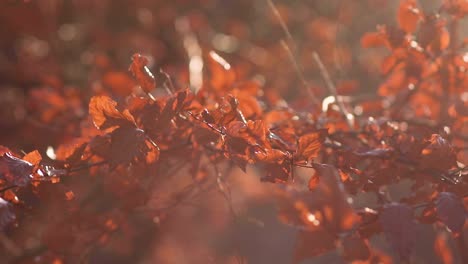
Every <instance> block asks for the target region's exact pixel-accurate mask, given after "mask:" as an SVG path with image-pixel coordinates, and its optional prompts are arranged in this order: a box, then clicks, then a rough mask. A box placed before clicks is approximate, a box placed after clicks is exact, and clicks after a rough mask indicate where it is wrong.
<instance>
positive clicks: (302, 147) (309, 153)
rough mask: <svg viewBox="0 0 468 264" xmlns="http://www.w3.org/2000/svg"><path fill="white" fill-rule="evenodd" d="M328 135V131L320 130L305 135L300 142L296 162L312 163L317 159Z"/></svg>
mask: <svg viewBox="0 0 468 264" xmlns="http://www.w3.org/2000/svg"><path fill="white" fill-rule="evenodd" d="M326 135H327V130H324V129H322V130H318V131H316V132H313V133H309V134H306V135H303V136H301V137H300V138H299V140H298V146H297V152H296V160H306V161H311V160H313V159H314V158H316V157H317V156H318V154H319V151H320V149H321V147H322V144H323V141H324V140H325V137H326Z"/></svg>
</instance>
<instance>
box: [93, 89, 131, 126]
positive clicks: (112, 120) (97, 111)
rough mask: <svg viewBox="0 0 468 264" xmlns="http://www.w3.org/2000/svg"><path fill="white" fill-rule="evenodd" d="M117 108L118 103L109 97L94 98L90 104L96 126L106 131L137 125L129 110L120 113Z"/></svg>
mask: <svg viewBox="0 0 468 264" xmlns="http://www.w3.org/2000/svg"><path fill="white" fill-rule="evenodd" d="M116 106H117V103H116V102H115V101H114V100H112V99H111V98H109V97H107V96H93V97H92V98H91V101H90V102H89V114H90V115H91V116H92V118H93V122H94V125H95V126H96V127H97V128H99V129H106V128H110V127H114V126H123V125H128V124H134V123H135V121H134V119H133V116H132V115H131V114H130V112H129V111H128V110H124V111H123V112H120V111H119V110H117V108H116Z"/></svg>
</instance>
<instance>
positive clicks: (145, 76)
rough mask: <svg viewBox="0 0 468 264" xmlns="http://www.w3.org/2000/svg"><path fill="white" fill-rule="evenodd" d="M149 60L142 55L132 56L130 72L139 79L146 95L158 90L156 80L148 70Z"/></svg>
mask: <svg viewBox="0 0 468 264" xmlns="http://www.w3.org/2000/svg"><path fill="white" fill-rule="evenodd" d="M148 63H149V61H148V59H147V58H146V57H144V56H142V55H141V54H138V53H136V54H133V56H132V64H130V67H129V68H128V70H129V71H130V72H131V73H132V74H133V76H134V77H135V78H136V79H137V81H138V84H140V86H141V88H142V89H143V91H145V92H146V93H149V92H151V91H152V90H154V89H155V88H156V80H155V79H154V75H153V74H152V73H151V71H150V70H149V69H148V66H147V65H148Z"/></svg>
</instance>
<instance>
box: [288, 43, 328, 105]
mask: <svg viewBox="0 0 468 264" xmlns="http://www.w3.org/2000/svg"><path fill="white" fill-rule="evenodd" d="M281 46H282V47H283V48H284V50H285V51H286V53H287V54H288V57H289V60H290V61H291V64H292V65H293V67H294V70H295V72H296V74H297V76H298V78H299V80H300V81H301V83H302V85H303V86H304V88H305V89H306V91H307V93H308V95H309V97H310V99H311V100H312V102H313V103H314V104H315V105H317V106H320V102H319V100H317V98H316V97H315V96H314V92H313V91H312V88H311V85H310V83H309V82H308V81H307V80H306V79H305V77H304V73H303V72H302V69H301V66H300V65H299V63H298V61H297V60H296V57H295V56H294V53H293V51H292V50H291V48H290V47H289V45H288V44H287V43H286V41H284V40H281Z"/></svg>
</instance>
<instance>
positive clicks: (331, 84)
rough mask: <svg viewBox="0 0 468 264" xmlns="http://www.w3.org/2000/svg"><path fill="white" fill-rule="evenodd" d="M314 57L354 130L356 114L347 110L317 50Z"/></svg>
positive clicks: (328, 86)
mask: <svg viewBox="0 0 468 264" xmlns="http://www.w3.org/2000/svg"><path fill="white" fill-rule="evenodd" d="M312 57H313V58H314V61H315V63H316V64H317V66H318V67H319V70H320V74H321V75H322V78H323V80H324V81H325V86H326V87H327V89H328V92H330V93H331V95H332V96H333V97H334V98H335V102H336V103H337V104H338V108H339V109H340V112H341V114H342V115H343V117H344V118H345V120H346V123H347V124H348V126H349V128H350V129H351V130H354V129H353V128H354V115H353V114H351V113H350V112H348V110H346V107H345V106H344V104H343V101H342V100H341V98H340V97H339V96H338V91H337V89H336V86H335V84H334V83H333V81H332V79H331V78H330V74H329V73H328V71H327V68H325V65H324V64H323V62H322V60H321V59H320V56H319V55H318V53H317V52H315V51H314V52H312Z"/></svg>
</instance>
